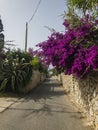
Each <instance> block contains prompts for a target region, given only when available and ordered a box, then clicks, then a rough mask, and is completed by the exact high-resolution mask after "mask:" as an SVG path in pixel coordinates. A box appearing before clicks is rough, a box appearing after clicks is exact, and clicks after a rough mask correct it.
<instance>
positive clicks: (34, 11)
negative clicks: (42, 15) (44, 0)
mask: <svg viewBox="0 0 98 130" xmlns="http://www.w3.org/2000/svg"><path fill="white" fill-rule="evenodd" d="M40 4H41V0H39V2H38V4H37V6H36V9H35V11H34V13H33V15H32V16H31V18H30V20H29V21H28V23H29V22H31V21H32V19H33V18H34V16H35V14H36V12H37V10H38V8H39V6H40Z"/></svg>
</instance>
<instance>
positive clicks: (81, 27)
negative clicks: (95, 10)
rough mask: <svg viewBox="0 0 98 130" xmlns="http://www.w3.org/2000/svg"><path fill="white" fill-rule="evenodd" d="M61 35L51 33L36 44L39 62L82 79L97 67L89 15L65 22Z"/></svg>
mask: <svg viewBox="0 0 98 130" xmlns="http://www.w3.org/2000/svg"><path fill="white" fill-rule="evenodd" d="M63 25H64V26H65V32H64V33H59V32H54V33H52V34H51V36H50V37H48V40H47V41H44V42H42V43H39V44H38V45H37V46H38V47H39V48H40V51H39V52H38V53H37V54H38V55H40V56H41V58H42V61H43V62H45V63H46V64H51V63H52V65H53V66H54V67H55V68H56V69H57V71H58V72H65V74H69V75H70V74H74V75H75V76H76V77H80V78H83V77H84V76H86V75H87V74H89V73H91V72H92V71H94V70H96V69H97V68H98V26H97V23H96V21H95V20H94V19H93V17H92V16H90V15H87V16H85V17H84V18H76V21H71V20H65V21H64V23H63Z"/></svg>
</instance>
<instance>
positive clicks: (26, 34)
mask: <svg viewBox="0 0 98 130" xmlns="http://www.w3.org/2000/svg"><path fill="white" fill-rule="evenodd" d="M27 42H28V22H26V31H25V52H26V51H27Z"/></svg>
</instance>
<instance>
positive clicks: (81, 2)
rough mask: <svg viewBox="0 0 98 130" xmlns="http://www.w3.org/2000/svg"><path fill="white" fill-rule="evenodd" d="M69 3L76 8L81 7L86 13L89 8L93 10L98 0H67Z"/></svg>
mask: <svg viewBox="0 0 98 130" xmlns="http://www.w3.org/2000/svg"><path fill="white" fill-rule="evenodd" d="M67 4H68V5H70V6H71V7H72V8H73V9H74V10H75V9H76V8H77V9H81V10H82V11H83V14H84V15H85V14H86V11H87V10H89V11H92V10H93V9H95V8H96V7H97V6H98V0H67Z"/></svg>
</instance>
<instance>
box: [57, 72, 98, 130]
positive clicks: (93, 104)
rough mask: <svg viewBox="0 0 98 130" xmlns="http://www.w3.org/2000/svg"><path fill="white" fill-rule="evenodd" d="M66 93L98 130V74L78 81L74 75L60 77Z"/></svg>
mask: <svg viewBox="0 0 98 130" xmlns="http://www.w3.org/2000/svg"><path fill="white" fill-rule="evenodd" d="M60 76H61V78H58V80H59V81H60V82H61V81H62V85H63V87H64V89H65V91H66V92H67V93H68V94H69V96H70V97H71V99H72V100H73V102H74V103H75V104H76V105H77V107H78V108H79V110H80V111H82V112H83V113H84V115H85V116H86V117H87V118H88V121H89V124H90V125H93V126H94V127H95V130H98V73H94V74H92V75H89V76H88V77H87V78H86V79H77V78H76V77H74V76H73V75H70V76H69V75H64V74H63V73H62V74H61V75H59V77H60Z"/></svg>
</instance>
